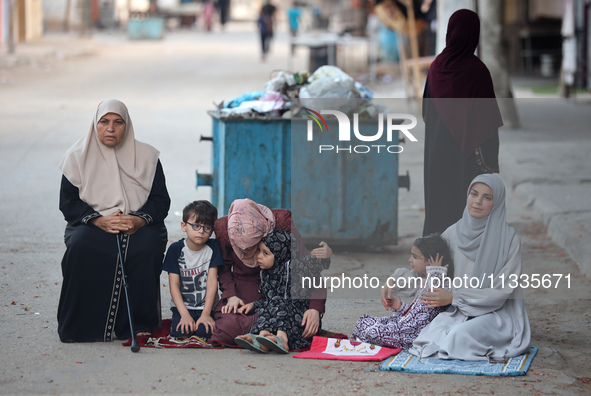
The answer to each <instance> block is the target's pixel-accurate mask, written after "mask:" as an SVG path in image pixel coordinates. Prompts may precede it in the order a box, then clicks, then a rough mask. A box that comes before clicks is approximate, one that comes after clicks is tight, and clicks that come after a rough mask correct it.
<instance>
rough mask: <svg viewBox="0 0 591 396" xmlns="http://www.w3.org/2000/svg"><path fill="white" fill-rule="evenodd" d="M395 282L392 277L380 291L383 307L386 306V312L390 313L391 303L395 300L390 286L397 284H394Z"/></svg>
mask: <svg viewBox="0 0 591 396" xmlns="http://www.w3.org/2000/svg"><path fill="white" fill-rule="evenodd" d="M393 280H394V278H392V277H390V278H388V280H387V281H386V283H385V284H384V286H382V289H381V290H380V297H381V300H382V305H383V306H384V308H386V311H388V310H389V309H390V302H391V301H392V300H393V297H392V288H391V287H389V286H388V285H394V284H396V283H395V282H393Z"/></svg>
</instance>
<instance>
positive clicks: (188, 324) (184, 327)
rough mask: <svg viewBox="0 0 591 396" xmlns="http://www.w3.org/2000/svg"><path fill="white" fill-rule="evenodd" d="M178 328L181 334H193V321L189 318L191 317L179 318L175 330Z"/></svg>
mask: <svg viewBox="0 0 591 396" xmlns="http://www.w3.org/2000/svg"><path fill="white" fill-rule="evenodd" d="M179 327H180V329H181V333H184V334H193V332H194V331H195V329H196V327H195V321H194V320H193V318H192V317H191V315H186V316H181V320H180V321H179V324H178V325H177V326H176V330H177V331H179Z"/></svg>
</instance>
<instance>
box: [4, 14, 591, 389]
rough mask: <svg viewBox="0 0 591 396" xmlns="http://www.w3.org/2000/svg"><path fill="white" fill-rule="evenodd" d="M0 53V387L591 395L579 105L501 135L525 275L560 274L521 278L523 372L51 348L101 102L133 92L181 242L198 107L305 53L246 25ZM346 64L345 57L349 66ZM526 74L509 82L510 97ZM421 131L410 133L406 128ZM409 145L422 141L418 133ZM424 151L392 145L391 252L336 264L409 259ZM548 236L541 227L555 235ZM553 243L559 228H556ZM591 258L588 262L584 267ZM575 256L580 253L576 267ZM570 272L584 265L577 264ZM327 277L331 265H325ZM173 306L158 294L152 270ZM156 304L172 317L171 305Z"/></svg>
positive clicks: (347, 327) (339, 316)
mask: <svg viewBox="0 0 591 396" xmlns="http://www.w3.org/2000/svg"><path fill="white" fill-rule="evenodd" d="M18 50H19V54H18V55H17V56H12V57H8V56H5V55H0V114H1V120H2V123H1V124H0V142H1V146H0V175H1V176H0V202H1V205H0V213H1V215H0V219H1V220H0V232H1V234H0V236H1V239H0V274H2V279H1V281H0V296H1V300H0V302H1V304H0V305H1V306H0V319H1V320H2V329H3V332H4V337H2V341H0V346H1V350H2V356H1V357H0V363H1V365H2V368H3V369H2V371H1V372H0V384H1V387H0V393H3V394H17V393H28V394H31V393H50V394H55V393H93V394H94V393H117V394H122V393H142V394H145V393H151V394H161V393H174V394H184V393H187V394H188V393H194V392H195V390H197V389H199V390H200V391H201V390H203V391H205V392H208V393H213V394H220V393H225V394H227V393H230V394H273V393H279V392H283V393H290V394H291V393H296V394H297V393H302V394H304V393H305V394H321V393H322V394H337V393H345V392H347V393H348V392H357V393H361V394H370V393H371V394H373V393H376V394H386V393H391V392H392V391H398V392H400V393H406V394H425V393H442V394H452V393H454V394H455V393H496V394H499V393H500V394H513V393H517V392H524V393H528V394H558V393H560V394H565V393H567V394H588V393H589V391H590V390H591V385H590V383H591V376H590V375H589V373H588V371H589V363H588V361H589V360H588V356H587V352H588V351H589V345H590V343H591V340H590V334H589V330H588V329H589V326H590V321H591V317H590V314H589V301H590V300H589V298H590V293H589V291H588V285H589V278H588V277H586V276H585V275H583V272H586V273H587V274H588V275H589V261H588V260H589V259H588V257H591V256H589V254H588V253H589V251H588V250H586V249H589V248H588V246H589V243H588V242H589V241H591V235H590V231H589V224H590V222H589V220H590V218H589V217H590V216H591V215H590V214H589V213H590V211H589V210H590V207H589V202H590V201H589V199H588V196H589V192H590V190H589V183H590V180H589V170H590V169H591V167H590V165H591V160H590V158H589V156H588V155H587V153H588V152H589V149H590V148H591V147H590V146H591V139H589V136H588V125H589V121H590V118H589V115H588V114H589V111H588V110H589V103H588V102H586V101H585V100H578V101H570V102H567V101H564V100H561V99H549V98H544V99H540V98H535V99H527V101H526V100H520V101H519V102H518V107H519V111H520V114H521V118H522V124H523V127H522V128H521V129H519V130H503V131H502V136H501V139H502V140H501V142H502V150H501V163H502V165H501V166H502V169H501V172H502V176H503V178H504V180H505V182H506V184H507V186H508V187H510V188H509V195H508V209H509V213H508V215H509V221H510V222H511V224H512V225H513V226H515V227H516V229H517V231H518V233H519V234H520V235H521V237H522V240H523V260H524V264H523V266H524V273H527V274H545V273H548V274H554V273H560V274H562V275H564V276H566V275H569V274H570V278H571V284H570V287H567V286H568V285H567V283H566V282H564V279H563V282H559V285H558V288H557V289H550V288H548V289H545V288H538V289H534V288H529V289H527V290H526V298H527V303H526V304H527V308H528V311H529V314H530V320H531V324H532V331H533V340H532V345H535V346H537V347H538V348H540V352H539V355H538V356H537V357H536V359H535V360H534V363H533V366H532V369H531V370H530V372H529V373H528V375H527V376H525V377H518V378H480V377H466V376H454V375H430V376H427V375H408V374H399V373H384V372H367V371H366V369H367V368H375V367H376V366H377V365H376V364H367V363H354V362H339V363H335V362H330V361H300V360H299V359H292V358H290V357H280V356H276V355H275V356H270V355H265V356H259V355H254V354H252V353H250V352H248V351H240V350H223V351H202V350H154V349H147V348H144V349H142V351H141V352H140V353H138V354H132V353H131V352H130V351H129V349H128V348H124V347H121V346H120V344H119V343H118V342H114V343H111V344H62V343H60V341H59V339H58V337H57V333H56V328H57V323H56V319H55V313H56V307H57V301H58V297H59V290H60V286H61V272H60V265H59V263H60V260H61V255H62V254H63V250H64V247H63V238H62V235H63V228H64V224H65V223H64V221H63V218H62V216H61V213H60V212H59V211H58V210H57V197H58V186H59V179H60V172H59V170H58V168H57V164H58V163H59V160H60V158H61V156H62V155H63V153H64V152H65V150H66V149H67V148H68V147H69V146H70V145H71V144H72V143H73V142H74V141H75V140H76V139H77V138H78V137H79V136H81V135H82V134H83V133H85V131H86V130H87V128H88V125H89V121H90V120H91V115H92V113H93V111H94V110H95V108H96V105H97V104H98V102H99V101H100V100H102V99H104V98H108V97H116V98H119V99H121V100H123V101H124V102H126V103H127V104H128V106H129V108H130V112H131V115H132V117H133V120H134V125H135V128H136V131H137V132H136V133H137V135H138V138H139V139H140V140H144V141H146V142H148V143H150V144H152V145H154V146H156V147H157V148H158V149H159V150H160V151H161V159H162V162H163V164H164V166H165V170H166V176H167V184H168V187H169V191H170V193H171V196H172V198H173V203H172V208H171V213H170V215H169V217H168V219H167V226H168V229H169V238H170V239H171V240H176V239H178V238H179V237H181V234H180V230H179V227H178V223H179V221H180V218H179V211H180V210H181V209H182V207H183V206H184V204H185V203H186V202H187V201H189V200H194V199H208V198H209V194H210V192H209V191H208V190H207V189H206V188H200V189H199V190H197V191H195V189H194V183H195V178H194V171H195V169H200V170H201V171H207V170H209V166H210V165H209V164H210V146H209V145H208V143H202V144H198V143H197V139H198V137H199V136H200V135H210V132H211V131H210V129H211V124H210V120H209V117H208V116H207V115H206V113H205V112H206V110H209V109H211V108H212V107H213V102H216V103H218V102H220V101H222V100H227V99H230V98H233V97H235V96H238V95H240V94H242V93H244V92H248V91H252V90H255V89H261V88H262V86H263V84H264V83H265V81H267V79H268V78H269V75H270V74H271V71H272V70H275V69H283V68H286V67H288V66H290V68H291V69H293V70H301V69H304V68H305V67H306V65H307V58H306V53H305V52H304V51H303V50H298V52H297V54H296V57H295V58H294V59H293V61H292V63H291V64H290V62H289V61H288V48H287V45H286V43H285V38H284V37H283V36H279V38H278V40H277V42H275V43H274V48H273V53H272V54H271V56H270V59H269V60H268V62H267V63H265V64H262V63H260V61H259V55H258V52H257V51H258V43H257V41H256V35H255V33H254V30H252V29H251V26H250V25H234V26H231V27H230V29H229V30H228V31H227V32H225V33H213V34H205V33H202V32H196V31H185V32H177V33H174V34H169V35H168V36H167V37H166V39H165V40H164V41H160V42H129V41H127V40H126V38H125V37H124V36H123V35H121V34H119V33H110V34H97V35H95V37H94V39H92V40H90V39H86V40H80V39H77V38H76V37H73V36H70V37H65V36H50V37H48V38H47V39H46V40H44V41H43V42H41V43H37V44H30V45H23V46H20V47H19V48H18ZM349 64H350V65H351V64H354V63H349ZM388 71H389V72H390V74H391V75H392V77H394V82H392V83H389V84H383V85H375V86H372V88H373V89H374V90H375V92H376V96H378V97H396V96H399V95H400V93H401V92H402V90H401V86H400V82H399V76H398V74H397V72H396V70H395V69H394V68H392V69H390V70H388ZM537 83H538V82H537V81H533V82H532V81H529V80H519V81H516V86H517V87H518V89H517V90H516V91H517V92H518V93H519V94H520V95H521V96H531V95H529V94H528V90H527V89H526V88H527V86H530V85H531V84H537ZM417 133H418V136H421V134H420V131H417ZM419 140H421V139H420V138H419ZM421 158H422V147H421V145H420V144H417V145H410V144H409V145H408V146H407V147H406V149H405V152H404V155H401V156H400V168H401V172H404V171H405V170H409V172H410V175H411V183H412V188H411V191H409V192H407V191H406V190H401V191H400V196H399V205H400V208H399V212H400V220H399V233H400V235H401V240H400V243H399V245H398V246H396V247H393V248H392V249H390V251H389V252H387V253H382V254H367V253H348V252H339V253H337V254H336V255H335V260H334V265H333V267H332V270H333V271H337V272H338V273H341V272H342V273H346V274H348V275H350V276H361V275H363V274H372V275H374V276H384V277H385V276H387V275H388V274H389V273H391V272H392V270H393V269H394V268H395V267H396V266H402V265H405V264H406V260H407V255H408V253H407V251H408V250H409V248H410V244H411V243H412V241H413V240H414V238H416V236H417V234H418V233H419V232H420V230H421V226H422V221H423V212H422V160H421ZM549 234H550V235H549ZM550 236H551V237H552V238H553V239H554V240H552V239H551V237H550ZM585 260H587V261H585ZM577 264H578V265H577ZM579 266H580V268H579ZM335 273H336V272H335ZM162 280H163V287H162V293H163V296H165V298H164V299H163V301H164V304H165V305H166V302H167V300H168V299H167V298H166V296H167V295H168V289H167V287H166V286H165V285H166V283H167V282H166V281H165V277H162ZM339 297H342V298H332V299H330V300H329V302H328V304H327V305H328V308H327V310H328V311H327V315H326V317H325V322H324V325H325V328H327V329H328V330H332V331H339V332H343V333H350V332H351V330H352V328H353V325H354V323H355V321H356V319H357V318H358V317H359V316H360V315H361V314H364V313H369V314H376V315H379V314H381V313H382V311H381V309H380V306H379V303H378V301H377V298H376V297H377V292H376V293H373V292H372V291H369V292H364V293H361V294H347V295H340V296H339ZM164 314H165V315H168V313H167V312H166V311H165V313H164Z"/></svg>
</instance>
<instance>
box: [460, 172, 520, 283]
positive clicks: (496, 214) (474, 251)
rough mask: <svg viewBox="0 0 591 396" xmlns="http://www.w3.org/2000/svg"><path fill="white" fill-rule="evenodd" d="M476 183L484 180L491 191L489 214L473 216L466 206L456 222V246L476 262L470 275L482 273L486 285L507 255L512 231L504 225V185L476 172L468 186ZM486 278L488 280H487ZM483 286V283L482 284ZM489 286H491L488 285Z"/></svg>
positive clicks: (493, 178) (505, 219)
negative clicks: (478, 217) (479, 216)
mask: <svg viewBox="0 0 591 396" xmlns="http://www.w3.org/2000/svg"><path fill="white" fill-rule="evenodd" d="M476 183H484V184H486V185H487V186H489V187H490V188H491V190H492V192H493V208H492V210H491V212H490V213H489V215H488V216H487V217H485V218H482V219H477V218H475V217H472V215H470V213H468V208H467V206H466V208H464V214H463V215H462V218H461V219H460V220H459V221H458V222H457V223H456V232H457V236H458V248H459V249H460V251H461V252H462V253H464V254H465V255H466V257H468V258H469V259H471V260H473V261H474V262H475V264H474V272H473V273H472V276H476V277H478V278H481V277H482V276H483V275H484V276H485V282H483V283H485V285H487V284H488V285H490V279H488V276H489V275H490V274H493V275H494V276H496V275H498V273H499V271H500V270H501V269H502V268H503V266H504V265H505V263H506V262H507V259H508V257H509V247H510V246H511V240H512V239H513V236H514V235H515V230H514V229H513V228H512V227H509V224H507V211H506V209H505V185H504V184H503V181H502V180H501V178H500V177H499V176H497V175H495V174H483V175H479V176H477V177H476V178H474V180H472V183H470V187H469V188H468V195H469V194H470V189H471V188H472V186H473V185H474V184H476ZM486 280H488V282H486ZM485 285H482V287H484V286H485ZM488 287H490V286H488Z"/></svg>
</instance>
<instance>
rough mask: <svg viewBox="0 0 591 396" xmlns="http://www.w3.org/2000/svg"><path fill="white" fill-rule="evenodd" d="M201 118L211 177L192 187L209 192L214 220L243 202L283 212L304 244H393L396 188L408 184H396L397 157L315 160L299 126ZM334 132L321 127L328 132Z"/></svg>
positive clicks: (333, 127)
mask: <svg viewBox="0 0 591 396" xmlns="http://www.w3.org/2000/svg"><path fill="white" fill-rule="evenodd" d="M208 114H209V115H210V116H211V117H212V120H213V136H212V138H206V140H212V143H213V147H212V167H211V173H210V174H203V173H200V172H199V171H197V187H199V186H205V185H207V186H211V187H212V203H213V204H214V205H215V206H216V207H217V209H218V211H219V213H220V216H221V215H225V214H227V213H228V209H229V208H230V205H231V203H232V201H234V200H235V199H239V198H250V199H252V200H253V201H255V202H257V203H260V204H263V205H265V206H268V207H270V208H286V209H290V210H291V211H292V217H293V219H294V222H295V224H296V225H297V227H298V230H299V231H300V233H301V234H302V236H303V238H304V240H305V241H313V242H314V243H315V244H317V243H318V242H319V241H320V240H324V241H326V242H327V243H329V244H330V245H331V246H343V245H346V246H348V247H352V246H354V245H360V246H365V247H368V246H370V247H375V246H381V245H389V244H396V243H397V239H398V188H399V187H406V188H409V186H410V180H409V178H408V176H401V177H400V179H399V176H398V155H392V154H391V155H371V156H369V155H343V154H341V155H320V156H319V155H315V154H314V153H316V151H314V150H310V149H309V142H308V141H307V139H306V135H305V133H306V131H305V126H304V125H305V121H304V120H303V121H301V124H298V123H295V122H294V124H293V125H292V120H290V119H283V118H275V119H240V118H224V117H222V116H221V114H219V113H217V112H215V111H210V112H209V113H208ZM300 126H301V128H300ZM292 127H293V128H295V129H294V130H293V132H292ZM337 128H338V126H337V124H336V122H335V123H334V124H333V123H331V122H328V129H329V130H337ZM292 133H293V134H294V136H292ZM393 133H394V135H395V136H394V139H393V140H394V142H395V143H394V144H396V143H397V142H398V137H397V136H396V133H397V132H396V131H394V132H393ZM296 134H297V136H296ZM292 137H293V139H292ZM322 139H328V134H325V135H320V140H319V142H318V143H319V144H324V143H323V142H322ZM344 154H346V153H344ZM378 192H379V193H378ZM384 197H386V199H384Z"/></svg>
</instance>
